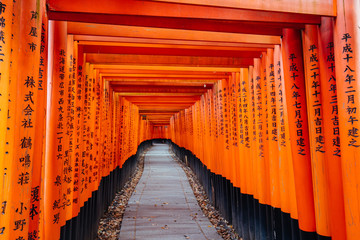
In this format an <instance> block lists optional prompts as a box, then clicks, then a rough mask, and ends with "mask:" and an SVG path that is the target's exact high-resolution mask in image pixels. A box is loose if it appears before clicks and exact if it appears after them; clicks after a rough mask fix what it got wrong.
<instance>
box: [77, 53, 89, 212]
mask: <svg viewBox="0 0 360 240" xmlns="http://www.w3.org/2000/svg"><path fill="white" fill-rule="evenodd" d="M85 59H86V55H84V63H83V75H84V76H83V80H84V81H83V84H84V93H83V97H84V105H83V108H82V111H83V119H82V128H81V137H82V142H81V145H82V149H81V154H80V156H81V160H80V183H79V201H80V207H82V206H84V203H85V202H86V201H87V199H88V195H87V193H88V191H87V190H88V174H89V161H88V160H89V154H90V153H89V152H90V139H89V138H90V126H89V125H90V123H89V118H90V113H89V110H90V109H89V105H90V93H89V92H90V86H89V72H90V64H89V63H87V62H86V60H85ZM90 85H91V83H90Z"/></svg>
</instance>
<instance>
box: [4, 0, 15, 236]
mask: <svg viewBox="0 0 360 240" xmlns="http://www.w3.org/2000/svg"><path fill="white" fill-rule="evenodd" d="M3 4H5V5H6V6H5V7H4V9H2V11H0V17H1V18H2V19H3V21H4V24H3V25H1V26H0V31H1V32H2V33H3V41H0V175H1V176H6V175H5V174H8V173H7V171H6V170H5V169H9V170H10V168H9V163H10V162H11V161H9V160H10V159H8V157H7V155H9V154H8V153H7V152H8V149H7V145H9V142H8V140H9V138H8V136H9V129H8V114H10V113H12V112H11V111H10V110H9V108H10V106H9V105H11V103H9V96H10V91H11V87H10V82H9V80H8V79H10V75H11V74H10V71H9V70H10V61H11V55H12V54H11V46H12V44H13V43H14V42H15V40H17V36H16V34H15V35H14V39H13V42H11V41H10V39H11V34H12V24H11V21H12V17H11V16H12V13H13V2H12V1H4V2H3ZM8 111H9V112H8ZM11 142H13V141H11ZM0 184H1V187H0V203H1V206H2V207H5V208H3V210H4V211H3V214H1V215H0V230H1V231H2V232H3V234H4V235H5V236H8V233H9V228H8V227H7V226H6V225H7V224H6V221H7V219H8V216H9V214H8V212H9V210H8V209H6V205H7V200H8V195H9V194H5V193H6V192H7V191H8V190H9V188H8V184H9V183H8V179H7V178H6V177H4V178H1V179H0Z"/></svg>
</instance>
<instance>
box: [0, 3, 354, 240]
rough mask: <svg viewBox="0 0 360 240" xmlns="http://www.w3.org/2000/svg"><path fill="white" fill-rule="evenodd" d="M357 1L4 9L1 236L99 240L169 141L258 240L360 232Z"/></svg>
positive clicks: (219, 204) (218, 203)
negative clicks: (127, 190)
mask: <svg viewBox="0 0 360 240" xmlns="http://www.w3.org/2000/svg"><path fill="white" fill-rule="evenodd" d="M359 11H360V3H359V1H356V0H344V1H333V0H315V1H310V0H279V1H268V2H266V3H264V2H263V1H259V0H255V1H235V0H229V1H220V0H215V1H207V0H185V1H183V0H181V1H180V0H141V1H138V0H124V1H115V0H103V1H102V2H101V3H99V2H98V1H95V0H90V1H89V0H87V1H85V0H75V1H74V0H71V1H70V0H63V1H56V0H47V1H46V0H28V1H24V0H23V1H11V0H0V174H1V178H0V186H1V187H0V206H1V207H0V212H1V214H0V239H15V240H21V239H29V240H31V239H93V238H94V237H95V235H96V229H97V223H98V220H99V218H100V217H101V216H102V214H103V212H104V210H105V207H107V206H108V204H109V203H110V202H111V201H112V199H113V196H114V194H115V192H116V191H118V190H119V189H121V188H122V186H123V185H124V183H125V181H126V180H127V179H128V178H129V176H130V175H131V173H132V172H133V171H134V169H135V164H136V161H137V157H138V156H139V154H140V153H141V152H142V151H143V149H144V148H146V147H148V146H150V145H151V139H166V141H167V142H168V143H170V144H171V145H172V148H173V150H174V152H175V153H176V154H177V155H178V156H179V157H180V158H181V159H182V160H183V161H186V163H187V164H189V165H190V166H191V168H192V169H193V170H194V171H195V173H196V174H197V175H198V176H199V179H200V181H201V182H202V184H203V185H204V187H205V189H206V192H207V194H208V196H209V198H210V200H211V201H212V202H213V203H214V204H215V207H216V208H218V209H219V210H220V212H221V213H222V214H223V215H224V217H225V218H226V219H227V220H229V221H230V222H231V223H232V224H233V226H234V228H235V229H236V231H237V232H238V233H239V234H240V235H241V236H242V237H243V239H294V240H297V239H336V240H337V239H339V240H342V239H348V240H353V239H354V240H357V239H360V208H359V205H360V192H359V189H358V188H357V186H358V185H359V184H360V177H359V176H360V174H359V173H360V168H359V164H358V159H359V151H360V150H359V147H360V144H359V142H358V138H359V134H360V133H359V117H360V116H359V110H358V109H357V107H358V105H359V92H358V91H359V89H358V85H359V84H358V78H359V74H358V72H359V71H360V62H359V59H360V51H359V49H360V39H359V36H360V34H359V31H360V29H359V28H358V26H359V25H360V20H359V17H358V12H359Z"/></svg>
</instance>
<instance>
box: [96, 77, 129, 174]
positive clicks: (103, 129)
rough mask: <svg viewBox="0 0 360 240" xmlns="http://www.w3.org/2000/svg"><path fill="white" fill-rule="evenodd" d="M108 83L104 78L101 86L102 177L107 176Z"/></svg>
mask: <svg viewBox="0 0 360 240" xmlns="http://www.w3.org/2000/svg"><path fill="white" fill-rule="evenodd" d="M106 84H107V81H105V80H104V82H103V84H102V86H101V115H102V118H101V126H100V132H101V142H102V145H101V149H100V155H101V165H100V166H101V177H104V176H106V154H107V153H106V144H107V142H106V123H107V121H106V120H107V119H106V117H107V111H106ZM122 109H123V105H121V108H120V112H121V114H122ZM121 152H122V145H121V147H120V153H121Z"/></svg>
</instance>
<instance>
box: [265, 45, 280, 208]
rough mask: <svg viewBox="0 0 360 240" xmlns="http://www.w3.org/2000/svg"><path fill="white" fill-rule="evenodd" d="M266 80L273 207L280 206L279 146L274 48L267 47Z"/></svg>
mask: <svg viewBox="0 0 360 240" xmlns="http://www.w3.org/2000/svg"><path fill="white" fill-rule="evenodd" d="M266 82H267V115H268V138H269V140H268V141H269V175H270V190H269V191H270V203H271V206H273V207H275V208H280V206H281V205H280V188H279V160H278V158H279V147H278V141H279V137H278V125H277V114H278V109H277V108H276V91H275V89H276V86H275V66H274V50H273V49H268V50H267V54H266Z"/></svg>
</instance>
